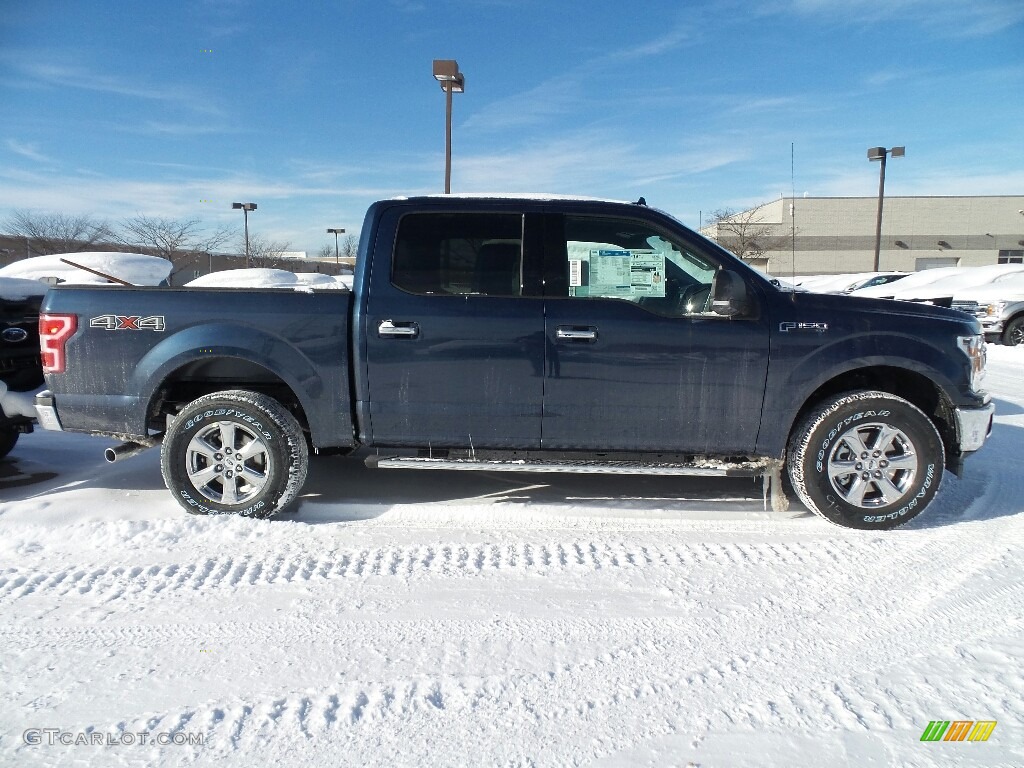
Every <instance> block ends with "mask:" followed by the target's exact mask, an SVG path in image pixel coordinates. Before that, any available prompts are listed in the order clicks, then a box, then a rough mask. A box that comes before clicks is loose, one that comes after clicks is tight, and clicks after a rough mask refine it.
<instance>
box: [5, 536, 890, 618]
mask: <svg viewBox="0 0 1024 768" xmlns="http://www.w3.org/2000/svg"><path fill="white" fill-rule="evenodd" d="M888 549H889V547H888V546H887V545H886V544H884V543H880V542H877V541H850V542H843V543H839V542H834V541H827V542H815V543H797V544H794V543H754V544H746V543H719V544H708V543H700V544H677V545H662V544H653V545H640V544H636V543H634V542H631V541H622V540H620V541H613V542H600V543H597V542H592V541H585V540H582V541H574V542H571V543H547V544H532V543H524V542H520V543H516V544H509V545H504V546H502V545H493V544H476V545H472V546H469V547H467V546H463V545H458V546H457V545H451V544H436V545H416V546H408V547H380V548H366V549H361V550H349V551H344V550H342V551H335V552H331V553H329V554H326V555H323V556H319V557H318V556H313V555H303V554H296V555H292V556H290V557H285V556H282V555H277V556H274V555H268V556H267V557H258V556H251V555H242V556H231V555H224V556H221V557H213V558H206V559H203V560H200V561H198V562H185V563H170V564H165V565H150V566H134V567H133V566H129V565H125V564H116V565H100V566H95V567H91V568H90V567H83V566H79V567H74V568H58V569H57V570H54V571H52V572H47V571H42V572H39V571H34V570H29V569H20V568H9V569H7V570H6V572H5V573H3V575H0V604H4V603H9V602H12V601H16V600H18V599H21V598H25V597H28V596H30V595H35V596H48V595H54V596H57V597H66V596H71V597H75V596H86V595H87V596H90V597H92V598H96V597H98V598H99V599H100V600H101V601H102V602H112V601H116V600H119V599H122V598H125V597H129V596H134V595H157V594H161V593H171V592H177V591H180V590H196V591H206V590H217V589H227V590H231V589H237V588H240V587H246V586H266V585H274V584H282V583H287V584H291V583H303V582H308V581H313V580H323V579H353V578H367V577H370V576H374V577H379V576H384V577H400V578H403V579H414V578H423V577H431V576H436V575H443V576H446V577H456V578H458V577H478V576H485V575H488V574H490V573H496V572H500V571H513V572H522V573H526V572H529V573H537V574H551V573H555V572H562V571H600V570H604V569H620V570H638V569H643V568H672V569H675V568H748V567H766V566H768V567H776V566H778V567H786V566H795V567H806V566H808V565H809V564H818V565H820V566H828V565H830V564H834V563H836V562H838V561H839V560H840V559H841V558H858V559H881V558H884V557H885V552H886V551H887V550H888Z"/></svg>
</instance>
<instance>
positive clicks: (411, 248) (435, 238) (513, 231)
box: [391, 213, 523, 296]
mask: <svg viewBox="0 0 1024 768" xmlns="http://www.w3.org/2000/svg"><path fill="white" fill-rule="evenodd" d="M391 282H392V283H393V284H394V285H395V286H396V287H398V288H400V289H402V290H403V291H407V292H409V293H415V294H442V295H462V296H466V295H469V296H472V295H477V296H522V295H523V215H522V214H514V213H493V214H492V213H442V214H437V213H423V214H409V215H408V216H404V217H403V218H402V220H401V222H399V225H398V236H397V238H396V240H395V253H394V260H393V263H392V271H391Z"/></svg>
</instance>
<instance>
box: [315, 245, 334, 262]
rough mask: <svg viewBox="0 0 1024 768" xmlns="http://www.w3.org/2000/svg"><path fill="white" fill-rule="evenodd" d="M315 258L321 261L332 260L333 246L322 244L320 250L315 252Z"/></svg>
mask: <svg viewBox="0 0 1024 768" xmlns="http://www.w3.org/2000/svg"><path fill="white" fill-rule="evenodd" d="M316 257H317V259H320V260H322V261H327V260H328V259H331V258H334V246H333V245H331V244H330V243H324V244H323V245H321V246H320V250H319V251H317V252H316Z"/></svg>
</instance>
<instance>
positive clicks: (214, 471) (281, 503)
mask: <svg viewBox="0 0 1024 768" xmlns="http://www.w3.org/2000/svg"><path fill="white" fill-rule="evenodd" d="M308 462H309V452H308V449H307V447H306V439H305V436H304V435H303V433H302V428H301V427H300V426H299V423H298V421H296V420H295V417H294V416H292V414H291V413H289V412H288V410H287V409H285V407H284V406H283V405H281V403H279V402H278V401H277V400H274V399H273V398H271V397H268V396H266V395H262V394H258V393H255V392H247V391H244V390H228V391H225V392H215V393H213V394H211V395H205V396H204V397H200V398H198V399H196V400H194V401H192V402H191V403H189V404H188V405H187V406H186V407H185V408H184V409H183V410H182V411H181V412H180V413H179V414H178V415H177V416H176V417H175V419H174V421H173V422H172V423H171V426H170V427H169V428H168V429H167V434H166V435H165V436H164V441H163V445H162V447H161V450H160V468H161V470H162V472H163V476H164V483H165V484H166V485H167V488H168V489H169V490H170V491H171V493H173V494H174V498H176V499H177V500H178V503H179V504H181V506H182V507H184V509H185V511H186V512H190V513H192V514H196V515H210V514H234V515H242V516H243V517H257V518H265V517H270V516H271V515H273V514H275V513H277V512H280V511H281V510H282V509H284V508H285V507H287V506H288V504H289V503H291V501H292V500H293V499H294V498H295V496H296V495H297V494H298V492H299V491H300V490H301V488H302V485H303V484H304V483H305V481H306V472H307V469H308Z"/></svg>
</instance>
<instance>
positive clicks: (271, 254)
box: [240, 235, 292, 269]
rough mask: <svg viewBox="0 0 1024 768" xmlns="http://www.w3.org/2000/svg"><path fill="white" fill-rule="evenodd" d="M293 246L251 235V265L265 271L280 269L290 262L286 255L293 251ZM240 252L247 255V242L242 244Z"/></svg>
mask: <svg viewBox="0 0 1024 768" xmlns="http://www.w3.org/2000/svg"><path fill="white" fill-rule="evenodd" d="M291 247H292V244H291V243H289V242H287V241H285V242H277V241H271V240H266V239H264V238H263V237H262V236H261V235H249V264H250V266H253V267H261V268H263V269H280V268H281V267H282V266H284V265H286V263H287V262H288V261H289V260H288V259H285V258H284V253H285V252H286V251H289V250H291ZM240 251H241V252H242V253H245V241H244V240H243V241H242V242H241V248H240Z"/></svg>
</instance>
